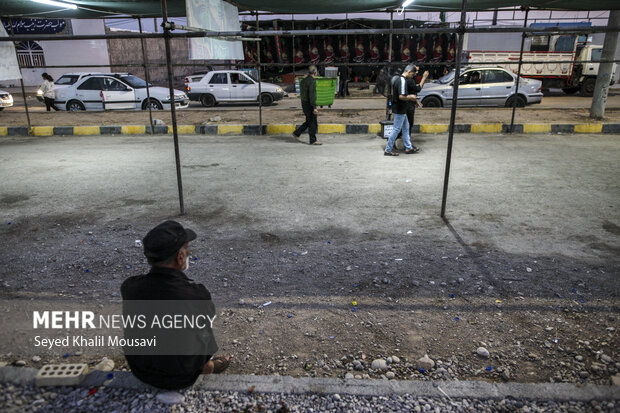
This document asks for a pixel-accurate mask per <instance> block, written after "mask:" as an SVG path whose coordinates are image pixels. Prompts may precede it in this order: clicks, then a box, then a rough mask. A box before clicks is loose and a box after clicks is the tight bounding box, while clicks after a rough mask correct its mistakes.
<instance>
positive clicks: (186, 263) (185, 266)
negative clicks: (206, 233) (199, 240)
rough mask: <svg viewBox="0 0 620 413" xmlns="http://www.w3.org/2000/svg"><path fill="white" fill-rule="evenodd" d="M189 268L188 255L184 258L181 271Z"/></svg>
mask: <svg viewBox="0 0 620 413" xmlns="http://www.w3.org/2000/svg"><path fill="white" fill-rule="evenodd" d="M188 268H189V254H188V255H186V256H185V264H184V265H183V271H185V270H187V269H188Z"/></svg>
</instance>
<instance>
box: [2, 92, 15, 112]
mask: <svg viewBox="0 0 620 413" xmlns="http://www.w3.org/2000/svg"><path fill="white" fill-rule="evenodd" d="M11 106H13V96H11V94H10V93H9V92H5V91H4V90H0V110H2V109H4V108H8V107H11Z"/></svg>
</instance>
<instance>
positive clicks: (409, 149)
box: [383, 65, 418, 156]
mask: <svg viewBox="0 0 620 413" xmlns="http://www.w3.org/2000/svg"><path fill="white" fill-rule="evenodd" d="M415 72H416V67H415V65H408V66H407V67H405V70H404V71H403V74H402V75H401V76H400V77H399V78H398V79H397V80H396V81H395V82H394V84H393V86H392V89H393V90H392V96H393V99H394V102H393V104H392V112H393V113H394V128H393V129H392V133H391V134H390V137H389V139H388V143H387V146H386V147H385V151H384V152H383V154H384V155H385V156H398V153H397V152H393V148H394V142H395V141H396V137H397V136H398V133H399V132H400V131H401V130H402V131H403V143H404V144H405V153H406V154H413V153H415V150H414V149H413V146H412V145H411V137H410V136H409V120H408V119H407V107H408V106H409V102H416V101H417V100H418V97H417V96H416V95H409V94H408V92H407V79H411V78H412V77H413V76H414V75H415Z"/></svg>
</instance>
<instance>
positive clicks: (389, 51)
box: [388, 10, 394, 70]
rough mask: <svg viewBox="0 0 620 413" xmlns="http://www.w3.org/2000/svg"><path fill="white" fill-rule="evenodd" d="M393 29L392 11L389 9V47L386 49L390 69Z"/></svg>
mask: <svg viewBox="0 0 620 413" xmlns="http://www.w3.org/2000/svg"><path fill="white" fill-rule="evenodd" d="M393 29H394V11H392V10H390V41H389V43H390V46H389V47H390V48H389V50H388V63H389V67H390V70H391V69H392V48H393V46H392V45H393V43H392V30H393Z"/></svg>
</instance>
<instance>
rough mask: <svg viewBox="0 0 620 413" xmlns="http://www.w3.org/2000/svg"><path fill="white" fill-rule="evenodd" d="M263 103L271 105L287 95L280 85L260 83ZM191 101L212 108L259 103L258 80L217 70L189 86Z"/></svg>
mask: <svg viewBox="0 0 620 413" xmlns="http://www.w3.org/2000/svg"><path fill="white" fill-rule="evenodd" d="M260 85H261V96H260V98H261V103H262V104H263V105H264V106H268V105H271V104H272V103H273V102H274V101H276V100H280V99H282V98H283V97H284V96H285V95H286V94H285V93H284V90H282V88H281V87H280V86H278V85H274V84H272V83H266V82H260ZM187 94H188V96H189V99H190V100H197V101H200V103H202V106H206V107H211V106H215V105H217V104H218V103H221V102H233V103H234V102H258V80H256V79H255V78H254V77H253V76H252V75H250V74H249V73H245V72H243V71H241V70H216V71H212V72H209V73H207V74H206V75H205V76H204V77H203V78H202V79H201V80H200V81H199V82H191V83H189V84H188V85H187Z"/></svg>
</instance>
